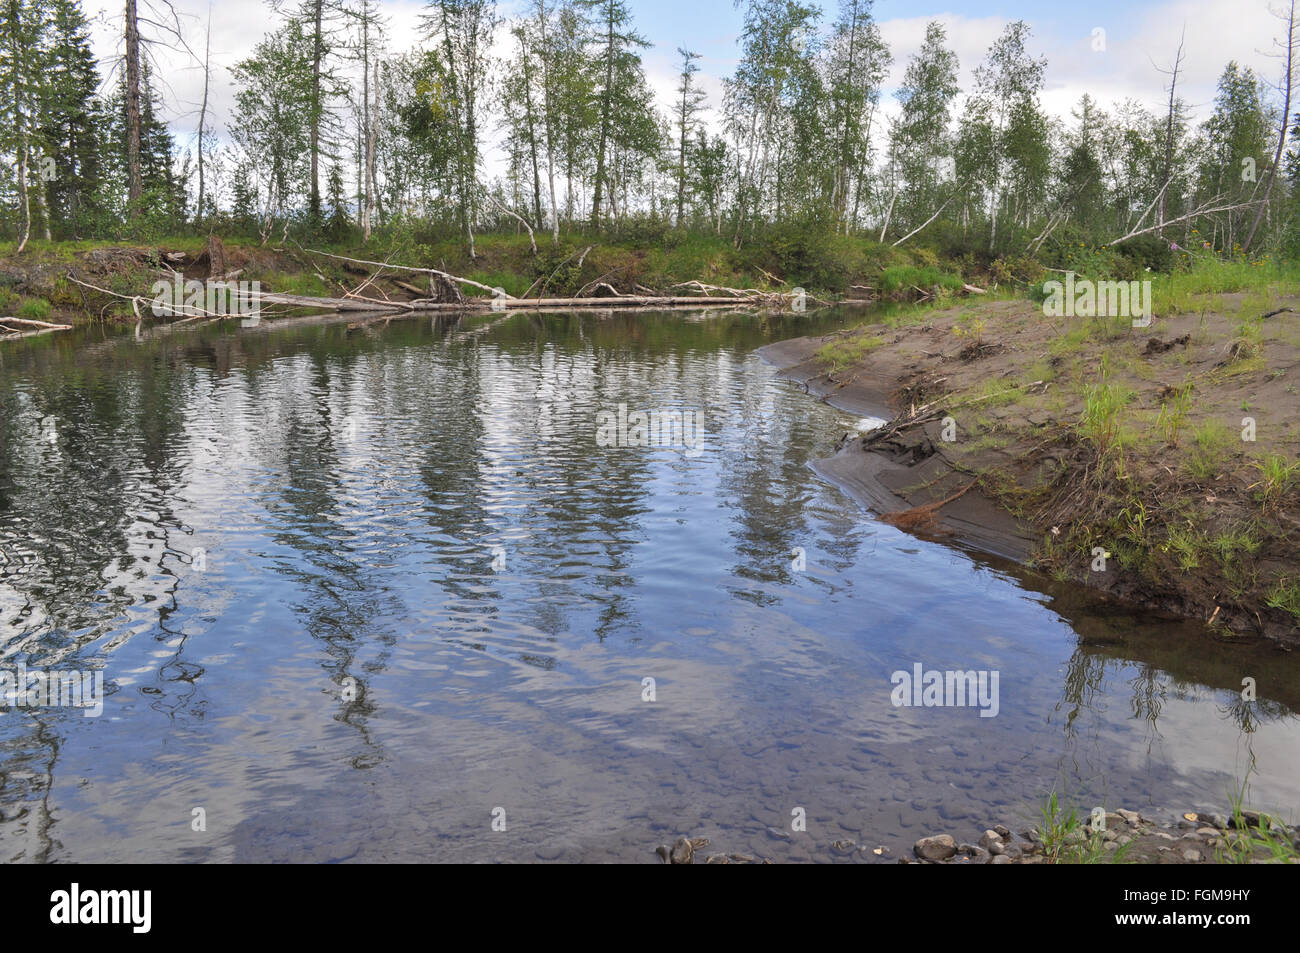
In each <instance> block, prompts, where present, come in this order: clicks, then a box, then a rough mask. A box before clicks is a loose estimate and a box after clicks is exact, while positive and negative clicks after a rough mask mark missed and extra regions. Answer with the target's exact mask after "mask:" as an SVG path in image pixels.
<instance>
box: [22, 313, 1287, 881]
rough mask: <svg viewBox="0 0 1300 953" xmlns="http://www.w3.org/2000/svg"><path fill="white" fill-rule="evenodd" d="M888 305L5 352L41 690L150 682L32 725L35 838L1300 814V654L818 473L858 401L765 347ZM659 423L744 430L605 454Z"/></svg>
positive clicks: (801, 854) (432, 845) (604, 847)
mask: <svg viewBox="0 0 1300 953" xmlns="http://www.w3.org/2000/svg"><path fill="white" fill-rule="evenodd" d="M858 317H860V315H858V314H845V313H839V312H834V311H831V312H822V313H820V314H818V315H815V316H809V315H804V316H791V315H778V316H762V315H736V314H724V315H719V314H716V313H714V314H682V313H672V314H661V313H636V314H627V313H621V314H619V313H581V314H510V315H505V316H502V315H491V316H483V317H474V318H466V319H465V320H464V321H462V322H459V323H456V322H454V321H447V320H445V319H443V320H433V321H430V320H427V319H423V320H403V321H394V322H391V323H389V324H374V325H368V326H366V327H363V328H353V329H350V328H349V327H348V325H347V322H337V321H329V322H326V323H306V324H295V325H282V326H279V327H275V326H268V325H267V324H265V323H264V324H263V325H262V326H261V327H258V328H247V329H241V328H238V327H228V328H224V329H222V328H217V327H189V328H171V329H159V330H157V331H156V332H155V333H153V334H148V333H146V334H144V335H143V336H142V339H136V338H135V337H134V336H132V335H131V334H126V335H110V334H106V333H104V332H98V331H92V332H85V333H81V332H77V334H76V335H75V336H74V335H71V334H70V335H68V336H64V337H62V338H59V337H58V336H47V337H43V338H36V339H31V340H27V341H21V342H15V343H13V344H10V345H5V346H4V347H3V348H2V349H0V652H2V654H3V661H0V667H4V668H8V669H13V668H14V667H16V666H17V665H18V664H19V663H23V664H25V665H27V666H29V667H36V666H47V667H49V668H51V669H57V670H74V669H75V670H86V669H99V670H102V673H103V678H104V682H105V685H106V691H107V697H106V699H105V700H104V709H103V713H102V715H100V716H99V717H84V712H83V711H80V710H77V709H73V708H68V707H63V708H36V709H34V708H30V707H26V708H10V709H9V710H7V711H0V814H2V816H0V857H3V859H5V860H37V861H41V860H46V861H51V860H58V861H105V860H106V861H154V860H160V861H185V860H240V861H271V860H275V861H287V860H302V861H337V860H363V861H379V860H398V861H415V860H448V861H453V860H455V861H459V860H487V861H496V860H522V861H529V860H536V859H544V860H552V859H567V860H575V859H586V860H611V859H617V860H629V861H644V862H656V863H657V862H658V860H657V858H656V857H655V856H654V854H653V849H654V847H655V846H656V845H658V844H660V843H664V842H666V841H670V840H671V838H672V837H673V836H675V835H677V834H682V833H688V834H691V835H693V836H700V835H703V836H708V837H709V838H710V839H711V840H712V842H713V845H714V848H719V849H723V850H728V851H744V852H748V853H754V854H759V855H762V856H765V857H771V858H773V859H776V860H781V859H798V860H809V859H811V860H826V861H829V860H832V859H838V858H839V855H837V854H836V853H835V852H834V851H833V850H832V847H831V844H832V843H833V842H834V841H837V840H842V839H853V840H855V841H857V842H858V843H861V844H867V845H870V846H875V845H877V844H883V845H889V846H890V847H891V848H892V849H893V851H894V856H897V854H898V853H899V852H902V851H905V850H906V849H907V847H908V846H910V843H911V842H912V840H914V839H915V838H916V837H918V836H921V835H924V834H929V833H936V832H940V831H946V832H950V833H953V834H954V835H955V836H958V837H959V838H962V837H966V838H973V837H974V836H976V835H977V834H978V832H979V831H980V830H983V829H984V827H986V826H988V825H989V824H991V823H994V822H997V821H1007V822H1009V823H1012V824H1015V823H1017V821H1020V820H1025V821H1027V820H1029V819H1031V817H1032V816H1033V815H1034V813H1035V812H1036V809H1037V804H1038V803H1039V801H1040V800H1041V798H1042V797H1043V796H1044V795H1045V794H1046V793H1047V792H1049V791H1051V790H1053V789H1055V790H1058V791H1062V792H1064V794H1065V796H1066V798H1067V800H1069V801H1070V802H1071V803H1075V804H1078V805H1080V806H1081V807H1082V808H1083V809H1084V810H1087V808H1088V807H1089V806H1090V805H1093V804H1105V805H1107V806H1112V807H1113V806H1127V807H1132V808H1138V809H1149V810H1151V811H1153V812H1155V813H1157V814H1158V813H1161V812H1170V813H1172V812H1175V811H1182V810H1189V809H1190V810H1196V809H1202V810H1209V809H1214V810H1222V809H1223V808H1224V807H1225V806H1226V795H1227V792H1228V791H1229V790H1231V789H1232V788H1234V787H1235V786H1236V785H1237V784H1238V783H1239V782H1240V780H1241V778H1242V777H1243V776H1245V774H1246V772H1247V770H1248V769H1250V770H1251V772H1252V773H1251V774H1250V791H1249V800H1250V802H1251V803H1252V804H1253V805H1255V806H1258V807H1265V808H1274V809H1279V810H1281V811H1282V813H1283V814H1284V815H1286V816H1288V817H1293V816H1294V812H1295V808H1296V806H1297V803H1298V802H1300V797H1298V794H1300V759H1297V758H1296V757H1295V753H1296V750H1297V741H1300V728H1298V724H1297V720H1296V718H1295V714H1294V711H1295V709H1296V707H1297V705H1298V704H1300V664H1297V661H1298V660H1296V659H1294V658H1293V657H1292V656H1289V655H1285V654H1282V653H1277V652H1274V651H1271V650H1269V649H1267V648H1263V647H1254V648H1249V647H1248V648H1242V647H1231V646H1225V645H1222V644H1219V643H1217V642H1215V641H1213V640H1211V639H1210V638H1208V637H1207V636H1206V634H1205V633H1204V632H1203V631H1202V630H1201V629H1200V628H1199V627H1197V626H1193V625H1188V624H1170V623H1167V622H1166V623H1161V622H1154V621H1151V620H1146V619H1143V618H1141V617H1139V616H1136V615H1133V614H1131V613H1127V612H1123V611H1118V610H1115V609H1113V608H1106V607H1104V606H1100V605H1098V604H1096V603H1095V602H1094V601H1093V600H1091V599H1089V598H1087V597H1086V596H1085V595H1084V594H1082V593H1080V592H1078V591H1077V590H1073V589H1071V588H1068V587H1061V586H1056V585H1053V584H1051V583H1049V582H1047V581H1045V580H1043V579H1040V578H1037V577H1033V576H1030V575H1028V574H1026V573H1022V572H1020V571H1018V570H1016V569H1015V568H1014V567H1009V566H1006V565H1003V564H1000V563H994V562H990V561H989V560H986V559H982V558H980V557H978V556H975V555H971V554H967V553H963V552H960V551H957V550H954V549H952V548H949V547H946V546H942V545H939V544H936V543H931V542H926V541H922V540H918V539H915V538H913V537H910V536H907V535H905V534H902V533H900V532H899V531H897V530H895V529H893V528H891V527H889V526H886V525H883V524H880V523H877V522H876V521H875V520H873V519H872V518H871V516H870V515H869V514H868V513H866V512H865V511H863V510H862V509H861V508H860V507H859V506H858V505H857V504H856V503H854V502H853V501H852V500H850V499H848V498H846V497H845V496H844V495H843V494H842V493H841V492H840V491H839V490H837V489H835V488H834V487H831V486H829V485H827V484H825V483H823V482H821V481H820V480H818V479H817V478H816V477H815V476H814V475H813V474H812V473H811V472H810V470H809V463H810V461H812V460H815V459H817V458H818V457H821V456H825V455H827V454H828V453H829V452H830V450H831V448H832V447H833V444H834V442H835V440H836V438H837V437H838V436H839V434H840V433H842V432H843V431H844V430H845V429H848V428H849V427H851V426H852V425H853V424H854V423H855V422H856V421H857V420H858V418H857V417H856V416H850V415H848V414H844V413H841V412H840V411H838V410H835V409H834V408H832V407H829V406H827V405H825V404H823V403H819V402H818V401H816V400H815V399H813V398H811V397H809V396H807V395H805V394H804V393H803V392H802V391H801V390H800V389H799V388H798V387H796V386H793V385H792V384H790V383H789V382H787V381H784V380H782V379H781V378H779V377H778V376H777V375H776V374H775V372H774V371H773V369H772V368H770V367H769V366H767V365H766V364H765V363H763V361H762V360H761V359H760V358H759V357H758V356H757V355H756V354H755V353H754V350H755V348H756V347H758V346H761V345H762V344H764V343H767V342H769V341H773V340H778V339H780V338H783V337H790V336H795V335H800V334H804V333H809V332H810V331H827V330H831V329H834V328H837V327H841V326H843V325H844V324H845V323H846V322H848V321H852V320H854V319H856V318H858ZM620 404H623V405H626V409H627V411H628V412H629V413H631V412H634V411H637V410H642V411H649V410H659V409H663V410H667V409H676V410H680V411H683V412H699V413H700V414H701V415H702V418H701V420H702V424H703V427H702V429H703V433H702V439H701V441H700V442H699V443H698V444H697V445H696V446H695V447H694V448H691V447H686V446H680V445H679V446H649V447H642V446H631V447H619V446H612V447H611V446H602V445H601V444H602V443H604V442H607V441H604V440H602V439H598V434H597V427H598V423H599V422H600V418H599V414H600V413H601V412H602V411H610V412H614V413H616V412H617V410H618V406H619V405H620ZM687 419H689V418H687ZM798 550H802V554H803V563H802V567H801V568H798V567H797V562H798V557H797V556H796V552H797V551H798ZM918 662H919V663H921V664H922V665H923V666H924V667H925V668H926V669H936V670H949V669H960V670H987V671H997V672H998V674H999V695H998V713H997V715H996V717H980V715H979V712H978V711H977V710H976V709H975V708H972V707H895V706H894V705H893V704H892V702H891V691H892V690H893V685H892V684H891V675H892V673H893V672H895V671H897V670H908V671H910V670H911V669H912V666H913V664H914V663H918ZM1248 676H1249V677H1253V678H1255V679H1256V680H1257V684H1258V692H1259V700H1258V702H1256V703H1253V704H1252V703H1245V702H1242V701H1241V699H1240V697H1239V694H1238V693H1239V690H1240V685H1241V680H1242V678H1244V677H1248ZM645 679H653V680H654V682H653V700H647V698H648V697H649V696H650V690H649V688H648V687H647V683H645V682H644V680H645ZM197 808H202V809H203V815H202V817H203V819H204V820H205V823H206V830H202V831H198V830H194V829H193V827H194V826H197V825H196V822H195V820H194V818H195V810H196V809H197ZM799 808H802V809H803V812H804V814H805V815H806V818H807V830H806V831H801V832H796V833H793V834H791V835H789V836H780V837H778V836H775V835H774V834H773V833H771V832H769V828H775V829H777V830H778V831H780V832H782V833H788V832H789V831H790V828H791V822H792V818H793V816H794V814H793V813H792V812H796V809H799ZM494 820H495V822H496V823H495V826H496V827H498V828H499V827H501V826H502V825H503V823H504V827H505V829H504V830H499V829H494ZM714 848H710V849H714ZM853 857H854V858H855V859H858V860H874V859H876V858H874V857H873V856H872V855H870V854H866V855H862V854H855V855H853Z"/></svg>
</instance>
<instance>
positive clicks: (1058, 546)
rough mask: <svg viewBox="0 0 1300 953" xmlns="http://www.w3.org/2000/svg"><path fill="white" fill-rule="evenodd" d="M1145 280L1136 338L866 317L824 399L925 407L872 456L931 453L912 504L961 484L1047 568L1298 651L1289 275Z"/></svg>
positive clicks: (830, 353) (1299, 459)
mask: <svg viewBox="0 0 1300 953" xmlns="http://www.w3.org/2000/svg"><path fill="white" fill-rule="evenodd" d="M1152 282H1153V287H1152V292H1153V301H1154V319H1153V320H1152V322H1151V325H1150V326H1149V327H1144V328H1135V327H1133V324H1132V321H1131V319H1129V318H1119V319H1117V318H1104V317H1101V318H1068V317H1063V318H1051V317H1047V316H1045V315H1044V311H1043V308H1042V307H1041V306H1040V305H1039V304H1037V303H1036V302H1034V301H1031V300H1023V299H1022V300H1003V301H987V302H986V301H969V302H967V303H965V304H963V305H961V306H957V307H949V308H942V309H937V310H934V311H931V312H925V313H921V314H912V315H910V316H906V317H904V318H902V319H901V320H902V321H903V322H905V323H902V324H900V323H899V320H895V321H894V322H893V323H892V326H891V325H890V324H881V323H868V324H864V325H863V326H862V327H859V328H856V329H854V330H853V331H851V332H849V333H846V334H844V335H841V336H838V337H835V338H833V339H830V340H828V341H826V342H824V343H822V344H821V345H820V348H819V349H818V350H817V351H816V359H817V361H818V362H819V363H820V365H821V366H822V368H823V369H824V370H825V371H826V372H827V373H828V374H829V375H830V379H831V380H832V382H833V385H834V386H835V387H844V386H848V385H851V384H853V383H855V382H860V381H862V380H864V379H872V380H875V381H877V382H879V383H880V386H881V387H882V388H883V389H884V390H886V391H887V392H889V393H890V394H891V395H892V397H893V399H894V402H895V405H896V407H897V408H898V409H899V410H900V411H903V412H907V411H909V410H914V409H915V408H917V407H925V406H926V405H929V409H928V410H927V412H926V414H924V415H923V416H922V418H920V419H918V420H917V421H916V423H915V425H914V426H908V427H904V428H902V429H901V430H900V431H899V432H898V433H895V434H893V435H891V436H890V438H889V439H888V440H886V441H883V442H882V444H881V445H880V446H876V447H875V449H876V450H877V451H880V452H887V453H890V454H892V455H894V456H895V457H899V458H904V457H905V458H907V459H910V460H914V461H920V460H926V461H928V463H927V464H926V466H925V467H923V468H922V467H918V469H917V470H916V473H917V482H916V483H915V484H914V485H912V486H909V487H906V488H905V490H906V492H904V494H903V495H904V496H905V498H909V499H910V500H912V501H914V502H916V503H925V502H930V501H931V500H932V499H933V498H935V497H936V496H937V495H939V494H940V493H941V492H950V491H951V488H952V487H954V486H958V485H960V483H961V482H962V481H963V480H964V481H967V482H969V481H970V480H971V479H972V478H973V480H974V481H975V482H976V483H977V484H978V486H979V488H980V489H981V490H982V491H983V493H984V494H985V495H986V496H988V497H991V498H992V499H994V500H996V501H997V502H998V503H1000V504H1001V505H1002V506H1003V507H1004V508H1005V509H1007V510H1009V511H1010V512H1011V513H1013V514H1014V515H1015V516H1016V517H1017V518H1018V519H1019V520H1020V521H1021V522H1022V523H1023V524H1024V525H1025V526H1026V527H1028V528H1029V530H1030V532H1032V534H1033V535H1034V536H1035V537H1036V538H1037V539H1038V544H1037V546H1036V548H1035V551H1034V553H1033V555H1032V562H1033V564H1034V565H1035V566H1036V567H1038V568H1040V569H1041V570H1042V571H1044V572H1047V573H1050V574H1052V575H1053V576H1055V577H1057V578H1059V579H1073V580H1078V581H1082V582H1085V583H1088V584H1091V585H1094V586H1099V587H1101V588H1104V589H1108V590H1111V591H1113V592H1115V593H1117V594H1119V595H1122V596H1125V597H1127V598H1129V599H1132V600H1134V601H1137V602H1140V603H1143V604H1146V605H1150V606H1154V607H1157V608H1160V609H1163V610H1167V611H1169V612H1171V613H1176V614H1179V615H1183V616H1190V617H1194V618H1199V619H1201V620H1203V621H1205V622H1206V623H1207V624H1209V625H1211V626H1212V627H1214V628H1215V629H1216V630H1218V631H1220V632H1221V633H1223V634H1225V635H1234V634H1235V635H1244V634H1248V633H1254V634H1264V635H1267V636H1270V637H1274V638H1277V639H1279V640H1282V641H1292V642H1294V641H1296V634H1297V630H1298V628H1300V557H1298V556H1297V545H1296V544H1297V542H1300V538H1298V535H1297V530H1298V529H1300V429H1297V420H1296V412H1297V409H1298V408H1300V397H1298V396H1297V387H1300V370H1298V368H1300V315H1297V314H1296V313H1295V312H1294V311H1292V310H1290V309H1295V310H1296V311H1300V269H1297V268H1295V267H1294V266H1290V265H1287V266H1279V265H1277V264H1275V263H1272V262H1267V261H1265V262H1260V263H1251V262H1228V263H1221V262H1213V261H1208V260H1202V261H1199V262H1196V263H1194V264H1193V266H1192V267H1191V268H1190V269H1189V270H1187V271H1184V272H1179V273H1175V274H1172V275H1167V276H1159V275H1158V276H1155V277H1154V278H1153V279H1152ZM936 455H937V460H939V461H942V464H943V466H942V467H937V466H936V461H935V460H931V459H930V458H931V457H934V456H936ZM942 472H948V473H950V477H949V479H948V480H947V482H943V483H939V484H936V482H935V474H936V473H942Z"/></svg>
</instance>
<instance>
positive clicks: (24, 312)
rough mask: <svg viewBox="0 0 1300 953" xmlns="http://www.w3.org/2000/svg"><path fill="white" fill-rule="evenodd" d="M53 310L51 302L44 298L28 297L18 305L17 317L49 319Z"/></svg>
mask: <svg viewBox="0 0 1300 953" xmlns="http://www.w3.org/2000/svg"><path fill="white" fill-rule="evenodd" d="M51 310H52V308H51V306H50V303H49V302H48V301H46V300H45V299H44V298H28V299H27V300H26V301H24V302H23V303H22V304H21V305H19V306H18V314H17V315H16V317H19V318H29V319H31V320H33V321H45V320H48V319H49V316H50V312H51Z"/></svg>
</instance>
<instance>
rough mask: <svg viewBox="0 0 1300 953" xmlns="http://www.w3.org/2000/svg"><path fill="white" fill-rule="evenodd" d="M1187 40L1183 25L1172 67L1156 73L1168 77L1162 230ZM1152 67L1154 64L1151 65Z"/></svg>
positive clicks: (1160, 225) (1172, 162) (1157, 68)
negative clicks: (1184, 49)
mask: <svg viewBox="0 0 1300 953" xmlns="http://www.w3.org/2000/svg"><path fill="white" fill-rule="evenodd" d="M1186 39H1187V24H1185V23H1184V24H1183V32H1182V34H1181V35H1180V36H1179V37H1178V52H1177V53H1176V54H1174V65H1173V66H1172V67H1170V68H1169V69H1160V67H1158V66H1157V67H1156V70H1157V71H1158V72H1161V73H1164V74H1166V75H1167V76H1169V113H1168V118H1167V119H1166V121H1165V157H1164V165H1163V167H1162V169H1161V173H1160V178H1161V180H1162V181H1161V183H1160V200H1159V211H1158V212H1157V213H1156V222H1157V223H1158V224H1157V228H1164V226H1165V225H1166V224H1167V223H1166V222H1165V200H1166V197H1167V195H1168V192H1167V190H1168V188H1169V181H1170V179H1172V178H1173V175H1174V118H1175V116H1176V115H1177V109H1178V100H1177V95H1176V93H1177V90H1178V73H1179V72H1180V71H1181V69H1182V65H1183V45H1184V43H1185V41H1186ZM1153 65H1154V64H1153Z"/></svg>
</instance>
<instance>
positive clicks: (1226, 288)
mask: <svg viewBox="0 0 1300 953" xmlns="http://www.w3.org/2000/svg"><path fill="white" fill-rule="evenodd" d="M1242 291H1246V292H1250V295H1249V296H1248V297H1247V299H1246V300H1245V301H1243V302H1242V314H1243V316H1245V315H1247V313H1248V312H1247V305H1249V306H1250V307H1251V308H1254V307H1257V306H1259V305H1260V304H1263V303H1266V302H1268V301H1272V300H1274V299H1275V297H1276V295H1277V294H1280V293H1281V294H1295V293H1297V292H1300V263H1295V262H1286V263H1281V262H1273V261H1260V262H1250V261H1243V260H1235V261H1223V260H1219V259H1216V258H1211V257H1199V256H1198V257H1197V258H1196V259H1195V260H1194V261H1193V262H1192V265H1191V267H1190V268H1189V269H1188V270H1186V271H1176V272H1174V273H1173V274H1169V275H1157V274H1155V273H1154V272H1153V273H1152V286H1151V299H1152V306H1153V308H1154V310H1155V312H1156V313H1157V314H1178V313H1186V312H1190V311H1197V310H1199V309H1200V308H1201V307H1202V306H1203V305H1204V304H1205V301H1204V299H1205V298H1206V296H1210V295H1222V294H1235V293H1237V292H1242ZM1264 310H1269V309H1268V308H1265V309H1264ZM1260 313H1263V312H1262V311H1261V312H1260ZM1254 316H1255V317H1258V314H1256V315H1254Z"/></svg>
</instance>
